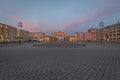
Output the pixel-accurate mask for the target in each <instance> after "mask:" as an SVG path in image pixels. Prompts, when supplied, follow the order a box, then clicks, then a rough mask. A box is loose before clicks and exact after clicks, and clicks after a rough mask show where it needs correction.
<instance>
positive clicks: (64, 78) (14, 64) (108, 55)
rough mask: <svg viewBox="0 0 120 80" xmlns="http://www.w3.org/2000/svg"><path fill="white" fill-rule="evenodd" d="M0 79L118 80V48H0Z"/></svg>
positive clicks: (28, 46) (119, 61) (102, 46)
mask: <svg viewBox="0 0 120 80" xmlns="http://www.w3.org/2000/svg"><path fill="white" fill-rule="evenodd" d="M0 80H120V47H116V46H105V45H95V44H94V45H92V44H88V46H87V47H83V48H39V47H33V46H32V45H20V46H9V47H0Z"/></svg>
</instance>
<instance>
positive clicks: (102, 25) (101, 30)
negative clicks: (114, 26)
mask: <svg viewBox="0 0 120 80" xmlns="http://www.w3.org/2000/svg"><path fill="white" fill-rule="evenodd" d="M99 27H100V43H101V44H103V28H104V22H103V21H101V22H100V23H99Z"/></svg>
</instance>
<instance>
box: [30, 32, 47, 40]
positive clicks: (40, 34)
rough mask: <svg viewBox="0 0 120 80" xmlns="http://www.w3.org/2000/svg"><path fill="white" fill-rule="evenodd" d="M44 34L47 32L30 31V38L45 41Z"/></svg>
mask: <svg viewBox="0 0 120 80" xmlns="http://www.w3.org/2000/svg"><path fill="white" fill-rule="evenodd" d="M44 35H45V33H43V32H30V34H29V36H30V38H29V40H31V41H44Z"/></svg>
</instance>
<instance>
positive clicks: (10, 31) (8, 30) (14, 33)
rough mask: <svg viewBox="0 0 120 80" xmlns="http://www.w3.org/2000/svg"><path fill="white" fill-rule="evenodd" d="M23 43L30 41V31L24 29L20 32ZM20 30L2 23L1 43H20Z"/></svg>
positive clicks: (0, 24)
mask: <svg viewBox="0 0 120 80" xmlns="http://www.w3.org/2000/svg"><path fill="white" fill-rule="evenodd" d="M19 32H20V33H19V35H20V36H21V41H28V40H29V31H25V30H23V29H20V30H19ZM18 39H20V38H18V29H17V28H16V27H13V26H10V25H7V24H3V23H0V43H7V42H17V41H18Z"/></svg>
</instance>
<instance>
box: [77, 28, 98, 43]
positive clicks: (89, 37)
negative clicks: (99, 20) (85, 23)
mask: <svg viewBox="0 0 120 80" xmlns="http://www.w3.org/2000/svg"><path fill="white" fill-rule="evenodd" d="M75 39H76V41H81V42H84V41H90V42H95V41H96V29H95V28H90V29H88V32H76V33H75Z"/></svg>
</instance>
